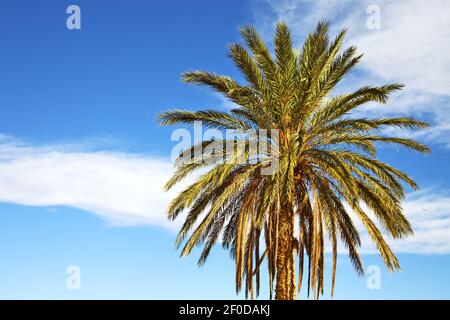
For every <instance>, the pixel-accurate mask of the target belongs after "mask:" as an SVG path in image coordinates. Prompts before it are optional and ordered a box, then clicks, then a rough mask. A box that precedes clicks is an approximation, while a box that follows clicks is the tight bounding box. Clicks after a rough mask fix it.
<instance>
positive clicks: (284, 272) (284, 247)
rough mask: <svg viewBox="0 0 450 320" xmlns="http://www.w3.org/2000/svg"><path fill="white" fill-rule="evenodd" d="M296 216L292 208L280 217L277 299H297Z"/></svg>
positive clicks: (283, 212) (282, 211)
mask: <svg viewBox="0 0 450 320" xmlns="http://www.w3.org/2000/svg"><path fill="white" fill-rule="evenodd" d="M293 239H294V214H293V212H292V209H290V206H289V207H288V209H287V210H286V209H285V210H281V212H280V217H279V230H278V243H277V258H276V270H277V275H276V287H275V299H277V300H294V299H295V267H294V244H293Z"/></svg>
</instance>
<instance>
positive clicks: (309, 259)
mask: <svg viewBox="0 0 450 320" xmlns="http://www.w3.org/2000/svg"><path fill="white" fill-rule="evenodd" d="M328 29H329V25H328V22H327V21H321V22H320V23H319V24H318V25H317V27H316V29H315V31H313V32H312V33H310V34H309V35H308V36H307V38H306V40H305V42H304V44H303V46H302V49H301V51H300V52H296V51H295V50H294V44H293V39H292V35H291V32H290V31H289V28H288V27H287V25H286V24H284V23H279V24H277V26H276V30H275V36H274V40H273V44H274V50H273V52H274V54H273V55H272V53H271V50H270V49H269V48H268V46H267V45H266V44H265V42H264V41H263V39H262V37H261V36H260V35H259V34H258V33H257V31H256V30H255V29H254V28H253V27H251V26H245V27H244V28H242V30H241V35H242V37H243V39H244V42H245V45H242V44H231V45H229V57H230V58H231V59H232V61H233V62H234V64H235V65H236V66H237V68H238V69H239V70H240V71H241V72H242V74H243V76H244V79H245V82H246V83H238V82H237V81H236V80H234V79H232V78H230V77H228V76H224V75H218V74H215V73H212V72H207V71H191V72H186V73H184V74H183V76H182V79H183V81H185V82H188V83H192V84H199V85H206V86H208V87H210V88H212V89H213V90H215V91H217V92H219V93H220V94H222V95H223V96H224V97H225V98H227V99H229V100H231V101H232V102H234V103H236V104H237V108H235V109H233V110H230V111H215V110H205V111H188V110H172V111H167V112H164V113H162V114H160V116H159V119H160V122H161V124H163V125H173V124H192V123H194V122H196V121H201V123H202V125H203V126H205V127H209V128H215V129H219V130H222V131H223V130H227V129H231V130H234V131H237V132H240V133H245V132H247V131H248V130H250V129H251V130H258V129H266V130H271V129H277V130H279V139H277V140H275V139H273V138H267V139H265V140H263V139H262V138H261V140H258V143H263V142H264V143H269V145H270V146H271V147H273V148H274V149H275V150H276V151H275V152H274V153H269V152H267V154H263V155H261V154H258V153H257V152H254V151H250V148H249V146H250V145H249V143H250V142H249V140H248V139H247V138H245V137H244V136H245V134H244V135H243V137H241V138H240V140H239V141H237V140H233V141H231V142H230V140H227V138H225V139H223V140H221V139H219V140H217V141H213V140H207V141H202V142H200V143H198V144H197V145H195V146H192V147H190V148H187V149H186V150H185V152H183V153H182V154H181V155H180V156H179V157H178V158H177V159H176V161H175V172H174V174H173V176H172V177H171V179H170V180H169V181H168V182H167V184H166V186H165V188H166V190H168V189H171V188H173V187H174V186H175V185H176V184H178V183H179V182H181V181H183V180H184V179H187V178H188V177H191V176H192V175H193V174H196V179H195V181H193V182H192V183H191V184H190V185H189V186H188V187H186V188H185V189H184V190H183V191H181V192H180V193H179V194H178V195H177V196H176V197H175V198H174V199H173V200H172V201H171V203H170V204H169V207H168V209H167V212H168V217H169V219H175V218H177V217H178V216H179V214H180V213H181V212H186V217H185V218H184V224H183V225H182V227H181V229H180V232H179V234H178V237H177V239H176V245H177V247H182V252H181V255H188V254H190V253H191V252H192V250H193V248H194V247H195V246H197V245H201V244H203V245H204V246H203V251H202V253H201V254H200V257H199V260H198V264H199V265H203V264H204V263H205V262H206V260H207V258H208V256H209V254H210V252H211V249H212V247H213V246H214V245H215V244H216V243H217V242H218V241H219V239H221V241H222V245H223V247H224V248H225V249H227V250H229V252H230V256H231V257H232V258H233V259H234V260H235V268H236V278H235V282H236V290H237V291H238V292H239V291H240V290H241V289H243V290H244V291H245V296H246V297H250V298H253V297H254V295H255V293H256V295H258V294H259V289H260V268H261V267H262V266H267V268H268V278H269V294H270V297H272V294H273V291H274V290H275V293H276V296H275V297H276V298H277V299H293V298H295V296H296V294H297V290H300V288H302V283H304V282H306V284H307V291H308V296H309V293H310V291H311V290H312V292H313V294H314V297H315V298H318V297H319V295H321V294H323V292H324V268H325V263H324V261H325V259H326V257H327V256H326V254H325V251H326V250H325V249H326V248H325V244H326V238H328V239H329V241H330V245H331V259H332V264H331V265H332V266H331V295H333V294H334V286H335V282H336V270H337V259H338V248H339V245H338V244H339V243H342V244H343V245H344V247H345V248H346V250H347V251H348V256H349V259H350V261H351V263H352V265H353V267H354V269H355V271H356V272H357V274H359V275H362V274H364V267H363V263H362V261H361V257H360V255H359V253H358V248H359V247H360V245H361V237H360V231H361V230H358V228H357V227H356V225H357V224H356V223H355V221H354V220H355V217H356V218H357V219H359V220H360V222H361V223H362V225H363V226H364V228H365V229H366V231H367V233H368V235H369V236H370V238H371V240H372V242H373V243H374V245H375V247H376V248H377V249H378V251H379V253H380V256H381V258H382V259H383V261H384V263H385V264H386V266H387V268H388V269H389V270H391V271H394V270H399V269H400V264H399V261H398V259H397V258H396V256H395V255H394V253H393V252H392V250H391V248H390V247H389V245H388V243H387V242H386V240H385V236H386V235H388V236H390V237H392V238H394V239H395V238H404V237H408V236H411V235H412V234H413V229H412V226H411V225H410V223H409V221H408V219H407V218H406V216H405V213H404V212H403V209H402V200H404V198H405V195H406V187H408V186H409V187H411V188H412V189H417V188H418V186H417V184H416V183H415V182H414V180H413V179H412V178H411V177H410V176H408V175H407V174H406V173H404V172H403V171H401V170H399V169H397V168H394V167H393V166H391V165H389V164H387V163H384V162H382V161H380V160H379V159H377V151H378V149H379V146H381V145H385V144H392V145H395V146H398V147H403V148H407V149H409V150H411V151H414V152H418V153H423V154H426V153H428V152H430V149H429V148H428V147H427V146H426V145H424V144H422V143H420V142H418V141H415V140H413V139H407V138H402V137H397V136H395V135H392V136H386V135H383V133H384V132H396V131H383V129H385V128H397V129H408V130H416V129H421V128H426V127H428V124H427V123H425V122H423V121H420V120H418V119H412V118H408V117H397V118H389V117H385V118H377V117H373V118H368V117H360V116H358V115H357V112H358V108H359V107H360V106H362V105H365V104H367V103H381V104H385V103H387V102H388V100H389V97H390V96H391V95H392V94H394V93H395V92H397V91H399V90H401V89H402V88H403V85H402V84H398V83H393V84H388V85H382V86H364V87H361V88H360V89H358V90H356V91H354V92H350V93H344V94H340V95H336V96H332V93H333V89H334V88H335V87H336V85H337V84H338V83H339V81H341V80H342V78H343V77H344V76H345V75H346V74H347V73H348V72H349V71H350V70H351V69H352V68H354V67H355V66H356V65H357V63H358V62H359V61H360V60H361V58H362V55H357V54H356V52H357V51H356V48H355V47H349V48H343V43H344V38H345V34H346V31H345V30H342V31H341V32H339V33H338V34H337V35H336V37H335V38H330V37H329V34H328ZM238 143H242V144H243V145H244V146H245V148H244V149H243V150H244V151H242V152H240V153H233V154H232V155H231V156H230V155H228V154H227V152H228V151H229V150H228V149H227V148H226V147H225V146H226V145H231V146H232V147H233V150H234V148H235V147H236V148H237V146H238ZM211 146H212V149H213V150H214V152H213V153H209V154H205V153H204V152H203V151H204V150H205V149H206V148H208V147H209V148H211ZM274 157H278V170H277V171H276V172H275V173H274V174H272V175H265V174H262V173H261V169H262V168H264V167H266V166H268V165H269V164H270V161H272V160H273V159H274ZM199 159H200V160H199ZM198 160H199V161H198ZM200 172H201V174H199V173H200ZM294 224H297V226H298V233H295V232H294ZM294 255H295V257H296V259H297V260H298V280H297V281H298V282H297V283H295V280H294V278H295V267H294V262H295V261H294ZM263 261H266V264H263V263H262V262H263ZM274 288H275V289H274Z"/></svg>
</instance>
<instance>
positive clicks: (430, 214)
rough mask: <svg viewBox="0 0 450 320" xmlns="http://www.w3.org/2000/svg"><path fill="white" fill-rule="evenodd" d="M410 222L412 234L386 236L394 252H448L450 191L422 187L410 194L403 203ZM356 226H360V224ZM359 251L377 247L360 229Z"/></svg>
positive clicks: (370, 251) (373, 250)
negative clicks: (397, 236) (407, 236)
mask: <svg viewBox="0 0 450 320" xmlns="http://www.w3.org/2000/svg"><path fill="white" fill-rule="evenodd" d="M402 207H403V211H404V213H405V215H406V217H407V218H408V220H409V221H410V222H411V225H412V227H413V230H414V236H412V237H409V238H405V239H391V238H389V237H386V240H387V241H388V243H389V244H390V245H391V247H392V249H393V250H394V252H396V253H418V254H448V253H450V194H449V193H442V192H441V193H440V192H439V191H438V190H435V189H424V190H422V191H418V192H414V193H412V194H409V195H408V197H407V199H406V200H405V201H404V202H403V204H402ZM357 226H358V228H359V229H360V230H362V224H361V223H360V222H359V221H358V223H357ZM361 240H362V248H361V251H362V252H366V253H374V252H376V249H375V247H374V245H373V244H372V242H371V240H370V237H369V235H368V234H367V232H366V231H363V232H362V233H361Z"/></svg>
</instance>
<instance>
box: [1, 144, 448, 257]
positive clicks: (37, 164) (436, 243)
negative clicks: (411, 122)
mask: <svg viewBox="0 0 450 320" xmlns="http://www.w3.org/2000/svg"><path fill="white" fill-rule="evenodd" d="M86 149H91V148H90V147H89V145H86V144H85V143H81V144H80V143H77V144H52V145H30V144H27V143H24V142H21V141H19V140H17V139H14V138H12V137H8V136H4V135H3V136H2V135H0V202H8V203H15V204H22V205H29V206H67V207H73V208H78V209H81V210H85V211H88V212H91V213H93V214H96V215H98V216H100V217H102V218H103V219H105V220H106V221H107V222H108V223H111V224H113V225H118V226H129V225H140V224H150V225H157V226H163V227H166V228H169V229H171V230H175V229H177V228H178V227H179V223H180V221H178V223H174V222H170V221H167V219H166V215H165V210H166V206H167V204H168V202H169V201H170V199H171V198H172V197H173V196H174V195H175V194H176V193H177V192H179V190H180V188H181V187H182V186H183V185H181V186H180V188H178V189H177V190H174V191H173V192H170V193H164V192H163V190H162V187H163V185H164V183H165V181H167V179H168V178H169V176H170V174H171V173H172V164H171V162H170V160H166V159H163V158H158V157H154V156H149V155H144V154H133V153H125V152H111V151H109V152H108V151H86ZM403 207H404V211H405V214H406V215H407V217H408V218H409V219H410V221H411V223H412V225H413V228H414V230H415V236H414V237H413V238H409V239H405V240H395V241H393V242H392V245H393V247H394V248H395V250H396V252H410V253H422V254H441V253H450V194H448V193H439V192H436V190H434V189H424V190H423V191H420V192H416V193H413V194H410V195H409V196H408V198H407V200H406V201H405V202H404V204H403ZM180 220H182V219H180ZM361 230H362V229H361ZM362 238H363V240H364V239H366V238H367V235H366V233H365V232H363V236H362ZM362 251H363V252H373V246H372V245H371V244H370V241H363V248H362Z"/></svg>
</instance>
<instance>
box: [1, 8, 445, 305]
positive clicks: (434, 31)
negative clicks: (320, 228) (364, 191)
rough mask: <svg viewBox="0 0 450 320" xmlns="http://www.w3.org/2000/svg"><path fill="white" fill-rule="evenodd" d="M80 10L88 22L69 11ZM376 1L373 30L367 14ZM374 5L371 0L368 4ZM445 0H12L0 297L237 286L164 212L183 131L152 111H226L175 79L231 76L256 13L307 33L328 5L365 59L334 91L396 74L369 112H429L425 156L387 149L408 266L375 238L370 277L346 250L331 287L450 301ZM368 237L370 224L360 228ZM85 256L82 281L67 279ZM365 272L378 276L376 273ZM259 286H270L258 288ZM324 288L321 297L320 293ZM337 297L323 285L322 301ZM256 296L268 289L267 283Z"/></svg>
mask: <svg viewBox="0 0 450 320" xmlns="http://www.w3.org/2000/svg"><path fill="white" fill-rule="evenodd" d="M73 3H75V4H77V5H78V6H79V7H80V8H81V30H68V29H67V28H66V18H67V16H68V15H67V14H66V8H67V7H68V6H69V5H70V4H73ZM370 5H375V6H377V7H378V8H379V10H380V13H381V15H380V22H381V24H380V28H379V29H376V30H372V29H370V28H368V26H367V20H368V19H369V18H370V17H371V15H372V14H373V10H368V7H369V6H370ZM372 9H373V8H372ZM448 9H450V8H449V3H448V1H441V0H433V1H427V2H423V1H419V0H413V1H396V2H393V1H387V0H384V1H367V2H366V1H347V2H345V4H342V3H341V4H339V5H337V4H330V3H328V2H327V1H324V0H320V1H314V2H312V1H278V2H275V1H273V2H271V1H256V0H253V1H250V2H244V1H214V2H213V1H189V2H188V1H164V2H162V1H160V2H156V1H143V0H142V1H138V0H134V1H98V0H96V1H93V0H89V1H81V0H79V1H75V2H69V1H61V0H54V1H49V0H47V1H39V2H36V1H22V0H18V1H14V2H10V3H8V4H4V5H3V6H2V10H0V39H1V42H0V49H1V50H0V57H1V58H0V255H1V257H2V259H1V261H2V263H1V264H0V298H33V299H34V298H44V299H47V298H68V299H80V298H114V299H116V298H126V299H128V298H136V299H141V298H144V299H145V298H150V299H158V298H160V299H170V298H174V299H183V298H186V299H187V298H192V299H201V298H203V299H216V298H217V299H219V298H221V299H235V298H240V297H241V296H236V295H235V293H234V283H233V281H234V274H233V273H234V270H233V262H232V261H231V260H230V259H229V257H228V253H227V252H225V251H224V250H222V249H221V248H220V247H217V248H215V250H214V252H213V254H212V255H211V258H210V259H209V261H208V262H207V263H206V265H205V266H204V267H203V268H198V267H197V265H196V258H197V257H198V252H194V254H193V256H192V257H187V258H183V259H180V258H179V253H178V252H177V251H176V250H174V247H173V241H174V239H175V234H176V228H177V226H179V222H178V224H177V223H175V224H174V223H169V222H167V221H166V220H165V217H164V209H165V206H166V204H167V201H168V200H169V199H170V197H171V196H172V195H173V194H164V193H163V192H162V190H161V187H162V185H163V183H164V181H165V180H166V179H167V177H168V176H169V175H170V172H171V163H170V151H171V148H172V147H173V146H174V143H173V142H171V141H170V135H171V132H172V130H173V129H174V128H167V127H160V126H159V125H158V124H157V122H156V120H155V116H156V114H157V113H159V112H161V111H163V110H166V109H169V108H173V107H180V108H190V109H201V108H211V107H214V108H222V109H226V108H227V107H228V105H229V103H228V102H226V101H224V100H223V99H221V98H220V97H218V96H217V95H215V94H213V93H211V92H209V91H208V90H204V89H201V88H193V87H191V86H188V85H185V84H182V83H181V82H180V81H179V78H180V73H181V72H183V71H186V70H190V69H205V70H210V71H214V72H217V73H224V74H228V75H231V76H233V77H237V78H238V79H240V76H239V74H238V73H237V71H236V69H235V68H234V67H233V65H232V64H231V62H230V61H229V60H228V59H227V56H226V55H227V48H226V45H227V44H228V43H231V42H238V41H240V38H239V32H238V30H239V27H241V26H243V25H245V24H248V23H250V24H253V25H255V26H256V27H257V28H258V29H259V30H261V32H262V34H263V36H264V37H265V38H266V39H267V40H268V41H269V42H270V39H271V33H272V31H273V26H274V23H276V21H278V20H284V21H286V22H287V23H288V24H289V25H290V26H291V27H292V31H293V35H294V36H295V42H296V43H297V44H301V42H302V40H303V37H304V35H305V33H307V32H309V31H310V30H311V29H312V28H313V27H314V24H315V23H316V22H317V21H318V20H319V19H320V18H329V19H330V20H331V22H332V26H333V29H332V30H333V31H335V30H336V29H338V28H340V27H342V26H346V27H348V28H349V32H348V35H349V37H348V43H351V44H356V45H357V46H358V48H360V50H361V51H362V52H364V53H365V57H364V61H363V63H362V64H361V66H359V67H358V69H357V70H356V71H355V72H353V73H352V74H351V75H350V77H349V78H348V79H347V80H346V81H344V82H343V84H342V85H341V86H340V87H339V89H338V90H342V91H345V90H349V89H352V88H355V87H358V86H359V85H362V84H383V83H385V82H388V81H400V82H403V83H405V84H406V89H405V90H404V91H403V92H401V93H399V94H397V95H396V96H394V97H393V100H392V102H391V103H389V104H388V105H387V106H381V107H380V106H368V107H367V108H365V109H364V110H362V111H361V112H362V113H364V114H365V115H372V116H383V115H409V116H415V117H418V118H421V119H425V120H428V121H430V122H431V124H432V127H431V128H430V129H428V130H425V131H423V132H420V133H405V134H406V135H410V136H413V137H415V138H417V139H419V140H421V141H423V142H426V143H429V144H430V145H431V147H432V148H433V153H432V154H431V155H430V156H428V157H423V156H418V155H414V154H412V153H409V152H407V151H400V150H396V149H394V148H386V149H383V150H382V151H381V153H380V157H381V158H382V159H383V160H386V161H389V162H390V163H392V164H394V165H396V166H398V167H400V168H401V169H402V170H405V171H407V172H409V173H410V174H411V175H412V176H413V177H414V178H415V179H416V180H417V181H418V182H419V184H420V186H421V191H419V192H415V193H413V192H411V193H410V194H409V195H408V198H407V199H406V201H405V203H404V208H405V212H406V214H407V216H408V217H409V218H410V219H411V221H412V223H413V226H414V227H415V231H416V235H415V237H414V238H413V239H407V240H402V241H395V242H391V243H392V246H393V248H394V249H395V250H396V252H398V253H399V257H400V262H401V264H402V271H401V272H400V273H396V274H389V273H387V272H386V270H385V269H384V268H383V267H382V264H381V262H380V260H379V258H378V256H377V255H374V254H372V252H373V248H372V247H371V246H370V244H369V243H368V242H367V241H366V242H365V243H363V248H362V251H363V252H364V253H365V254H364V262H365V265H366V266H370V265H375V266H379V267H380V268H381V288H380V289H372V290H370V289H369V288H368V287H367V280H368V278H369V277H366V278H358V277H357V276H356V275H355V274H354V273H353V271H352V268H351V265H350V264H349V263H348V261H347V260H346V258H345V256H344V255H342V257H340V263H339V265H338V275H337V283H336V287H337V290H336V295H335V297H336V298H338V299H339V298H354V299H360V298H363V299H383V298H385V299H394V298H396V299H408V298H447V299H448V298H450V275H449V274H448V272H446V270H449V268H450V183H449V182H448V181H450V179H449V178H450V173H449V172H450V171H449V170H448V163H449V161H448V160H449V155H450V138H449V133H450V126H449V125H448V123H449V121H450V116H449V114H450V104H449V102H450V98H449V96H450V89H448V88H449V87H450V76H449V74H450V72H449V71H450V58H449V57H448V56H446V52H449V49H450V48H449V46H450V45H449V43H450V42H449V41H446V40H445V39H447V40H448V39H450V31H449V30H450V19H448V18H447V17H446V16H445V13H446V12H448V11H449V10H448ZM363 239H364V237H363ZM70 265H77V266H79V267H80V270H81V287H80V289H79V290H70V289H68V288H67V286H66V281H67V278H68V274H67V273H66V269H67V267H68V266H70ZM369 276H370V275H369ZM263 292H264V290H263ZM327 293H328V294H327ZM328 296H329V292H326V294H325V298H326V297H328ZM262 297H266V295H265V294H263V295H262Z"/></svg>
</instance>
